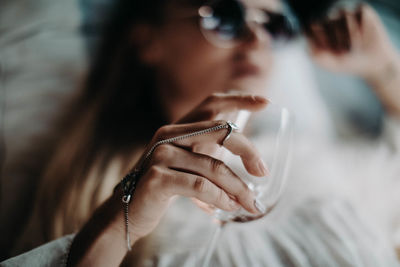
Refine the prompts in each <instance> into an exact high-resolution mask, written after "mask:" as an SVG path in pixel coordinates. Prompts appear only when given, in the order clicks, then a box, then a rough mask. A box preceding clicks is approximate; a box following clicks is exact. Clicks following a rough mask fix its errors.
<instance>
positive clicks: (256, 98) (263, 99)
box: [254, 95, 269, 103]
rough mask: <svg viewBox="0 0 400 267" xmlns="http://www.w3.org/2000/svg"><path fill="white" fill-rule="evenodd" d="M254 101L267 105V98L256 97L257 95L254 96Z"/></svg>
mask: <svg viewBox="0 0 400 267" xmlns="http://www.w3.org/2000/svg"><path fill="white" fill-rule="evenodd" d="M254 100H255V101H257V102H262V103H268V102H269V101H268V99H267V98H265V97H263V96H258V95H256V96H254Z"/></svg>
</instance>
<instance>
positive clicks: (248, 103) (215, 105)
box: [177, 93, 268, 123]
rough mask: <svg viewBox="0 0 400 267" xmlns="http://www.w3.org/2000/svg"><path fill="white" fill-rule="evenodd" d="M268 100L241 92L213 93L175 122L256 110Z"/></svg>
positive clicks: (210, 118)
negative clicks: (242, 110)
mask: <svg viewBox="0 0 400 267" xmlns="http://www.w3.org/2000/svg"><path fill="white" fill-rule="evenodd" d="M267 104H268V100H267V99H266V98H264V97H262V96H254V95H241V94H223V93H219V94H213V95H211V96H209V97H208V98H206V99H205V100H204V101H203V102H202V103H201V104H200V105H198V106H197V107H196V108H195V109H194V110H193V111H191V112H190V113H189V114H188V115H186V116H185V117H184V118H182V119H181V120H179V121H178V122H177V123H190V122H196V121H205V120H213V119H215V117H216V116H217V115H218V114H221V113H228V112H231V111H235V110H239V109H245V110H249V111H257V110H260V109H262V108H264V107H265V106H266V105H267Z"/></svg>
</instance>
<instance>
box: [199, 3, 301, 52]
mask: <svg viewBox="0 0 400 267" xmlns="http://www.w3.org/2000/svg"><path fill="white" fill-rule="evenodd" d="M198 14H199V19H200V22H199V23H200V29H201V31H202V33H203V35H204V36H205V38H206V39H207V40H208V41H209V42H211V43H212V44H214V45H216V46H219V47H232V46H234V45H235V44H238V43H240V42H241V41H244V40H246V37H248V36H249V34H250V31H251V28H250V25H251V23H253V24H254V23H256V24H258V25H259V26H261V27H262V28H263V29H264V30H265V31H266V32H267V33H268V34H269V36H271V38H272V39H273V40H274V41H280V42H282V41H283V42H286V41H288V40H291V39H293V38H294V37H295V36H296V34H297V30H296V27H295V26H296V25H295V21H294V20H293V19H292V21H291V20H290V19H289V17H288V16H285V15H283V14H280V13H277V12H272V11H269V10H265V9H256V8H251V9H250V8H246V7H245V6H244V5H243V4H242V3H241V2H240V1H238V0H213V1H209V2H207V3H206V4H204V5H203V6H201V7H200V8H199V9H198Z"/></svg>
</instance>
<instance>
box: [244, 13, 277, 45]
mask: <svg viewBox="0 0 400 267" xmlns="http://www.w3.org/2000/svg"><path fill="white" fill-rule="evenodd" d="M260 16H261V15H260V14H258V13H252V12H249V14H248V18H247V19H246V30H245V32H244V36H243V43H242V45H243V46H244V47H246V48H252V49H257V48H262V49H265V48H268V47H269V45H270V43H271V37H270V35H269V34H268V32H267V31H266V30H265V28H264V27H263V23H265V18H264V17H260Z"/></svg>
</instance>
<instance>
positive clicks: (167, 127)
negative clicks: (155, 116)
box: [155, 125, 172, 140]
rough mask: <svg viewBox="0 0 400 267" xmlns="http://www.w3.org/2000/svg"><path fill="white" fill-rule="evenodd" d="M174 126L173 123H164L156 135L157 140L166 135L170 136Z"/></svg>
mask: <svg viewBox="0 0 400 267" xmlns="http://www.w3.org/2000/svg"><path fill="white" fill-rule="evenodd" d="M171 128H172V126H171V125H164V126H161V127H160V128H158V130H157V132H156V134H155V137H156V139H157V140H161V139H164V138H165V137H167V136H168V133H169V132H170V131H171Z"/></svg>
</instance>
